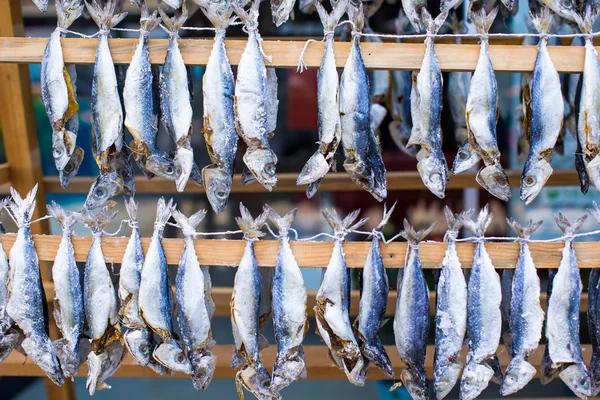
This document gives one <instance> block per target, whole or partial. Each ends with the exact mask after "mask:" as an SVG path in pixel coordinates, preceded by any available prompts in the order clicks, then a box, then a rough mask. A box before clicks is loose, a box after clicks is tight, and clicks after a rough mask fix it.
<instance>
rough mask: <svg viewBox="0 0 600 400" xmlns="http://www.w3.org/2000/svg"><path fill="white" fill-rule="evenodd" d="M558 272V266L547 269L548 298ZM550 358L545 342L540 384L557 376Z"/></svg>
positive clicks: (556, 369) (556, 370) (546, 382)
mask: <svg viewBox="0 0 600 400" xmlns="http://www.w3.org/2000/svg"><path fill="white" fill-rule="evenodd" d="M557 272H558V268H550V269H549V270H548V284H547V287H546V298H550V296H552V285H553V283H554V277H555V276H556V273H557ZM547 320H548V309H546V321H547ZM552 364H553V363H552V360H551V359H550V352H549V350H548V344H546V346H545V348H544V354H543V356H542V361H540V383H541V384H542V385H546V384H548V383H549V382H550V381H552V380H553V379H554V378H556V377H557V376H558V373H559V372H560V371H559V370H558V368H556V367H555V366H553V365H552Z"/></svg>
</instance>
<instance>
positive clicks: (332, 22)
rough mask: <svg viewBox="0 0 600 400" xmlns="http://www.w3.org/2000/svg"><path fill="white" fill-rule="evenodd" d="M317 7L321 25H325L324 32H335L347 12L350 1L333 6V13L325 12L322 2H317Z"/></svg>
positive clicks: (342, 0) (343, 1)
mask: <svg viewBox="0 0 600 400" xmlns="http://www.w3.org/2000/svg"><path fill="white" fill-rule="evenodd" d="M315 7H316V8H317V13H318V14H319V18H320V19H321V24H323V30H324V31H333V30H334V29H335V26H336V25H337V23H338V22H339V20H340V18H342V16H343V15H344V13H345V12H346V8H348V0H340V1H338V2H337V3H336V4H335V5H334V6H333V9H332V10H331V13H327V10H325V7H323V5H322V4H321V2H320V1H315Z"/></svg>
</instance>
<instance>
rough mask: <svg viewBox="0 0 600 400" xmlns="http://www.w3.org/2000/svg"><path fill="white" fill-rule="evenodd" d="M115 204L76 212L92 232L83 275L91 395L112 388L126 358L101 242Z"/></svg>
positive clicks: (116, 303)
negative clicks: (112, 378)
mask: <svg viewBox="0 0 600 400" xmlns="http://www.w3.org/2000/svg"><path fill="white" fill-rule="evenodd" d="M114 204H115V203H114V202H111V203H109V204H108V205H107V206H105V207H104V208H102V210H101V211H100V212H98V214H96V215H91V214H89V212H88V211H87V210H86V209H84V210H83V211H82V212H81V213H80V214H75V217H76V218H77V220H78V222H79V223H81V224H83V225H85V226H87V227H88V228H89V229H90V230H91V231H92V245H91V247H90V250H89V252H88V257H87V261H86V263H85V271H84V276H83V294H84V299H83V305H84V310H85V320H86V323H87V326H88V327H89V330H90V337H91V347H90V352H89V354H88V355H87V362H88V378H87V381H86V388H87V390H88V391H89V393H90V395H93V394H94V393H95V392H96V390H102V389H110V386H109V385H107V384H106V383H105V380H106V379H107V378H109V377H110V376H111V375H112V374H113V373H114V372H115V371H116V370H117V369H118V368H119V366H120V365H121V362H122V361H123V358H124V357H125V346H124V345H123V334H122V333H121V323H120V321H119V305H118V299H117V294H116V291H115V288H114V286H113V283H112V279H111V276H110V272H109V271H108V268H107V265H106V260H105V258H104V255H103V254H102V244H101V242H102V232H103V229H104V228H105V227H106V225H107V224H108V223H109V222H110V221H111V220H112V219H113V218H114V217H115V216H116V215H117V210H114V211H113V207H114Z"/></svg>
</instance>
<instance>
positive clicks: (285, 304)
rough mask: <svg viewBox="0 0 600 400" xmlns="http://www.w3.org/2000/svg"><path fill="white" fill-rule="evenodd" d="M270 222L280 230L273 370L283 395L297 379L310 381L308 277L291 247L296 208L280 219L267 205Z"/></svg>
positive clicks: (277, 388) (275, 277) (276, 390)
mask: <svg viewBox="0 0 600 400" xmlns="http://www.w3.org/2000/svg"><path fill="white" fill-rule="evenodd" d="M265 212H268V215H269V220H270V221H271V222H272V223H273V225H275V226H276V227H277V229H278V230H279V233H278V237H279V251H278V253H277V263H276V264H275V273H274V275H273V303H272V308H273V326H274V328H275V341H276V342H277V357H276V359H275V365H274V367H273V377H272V379H271V389H272V390H273V392H274V393H279V391H281V389H284V388H285V387H287V386H289V385H290V384H291V383H292V382H294V381H295V380H297V379H306V359H305V357H304V348H303V347H302V342H303V341H304V335H305V334H306V332H307V331H308V320H307V319H306V299H307V294H306V287H305V286H304V278H303V277H302V272H300V268H299V267H298V263H297V262H296V259H295V258H294V253H292V249H291V248H290V238H289V229H290V227H291V225H292V223H293V222H294V218H295V217H296V209H293V210H292V211H290V212H288V213H287V214H285V215H284V216H283V217H281V216H279V214H277V213H276V212H275V210H273V209H272V208H271V207H269V206H265Z"/></svg>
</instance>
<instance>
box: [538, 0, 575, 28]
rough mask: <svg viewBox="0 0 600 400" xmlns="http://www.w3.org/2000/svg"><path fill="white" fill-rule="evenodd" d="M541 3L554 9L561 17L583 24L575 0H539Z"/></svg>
mask: <svg viewBox="0 0 600 400" xmlns="http://www.w3.org/2000/svg"><path fill="white" fill-rule="evenodd" d="M538 1H539V3H540V4H542V5H543V6H546V7H548V8H549V9H551V10H552V11H554V12H555V13H556V14H557V15H558V16H559V17H561V18H564V19H567V20H569V21H573V22H575V23H577V25H579V26H582V24H583V21H582V19H581V16H580V15H579V14H578V13H577V8H576V6H575V1H574V0H538Z"/></svg>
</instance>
